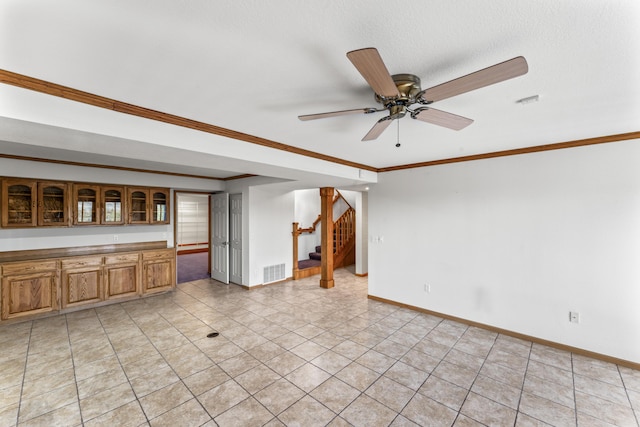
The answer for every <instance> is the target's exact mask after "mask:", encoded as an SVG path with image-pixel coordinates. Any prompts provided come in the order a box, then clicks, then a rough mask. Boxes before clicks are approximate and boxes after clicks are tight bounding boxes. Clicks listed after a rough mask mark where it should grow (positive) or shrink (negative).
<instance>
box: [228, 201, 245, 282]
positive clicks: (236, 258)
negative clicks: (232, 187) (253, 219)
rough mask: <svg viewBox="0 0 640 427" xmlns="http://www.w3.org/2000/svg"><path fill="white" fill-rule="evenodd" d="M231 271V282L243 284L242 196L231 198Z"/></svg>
mask: <svg viewBox="0 0 640 427" xmlns="http://www.w3.org/2000/svg"><path fill="white" fill-rule="evenodd" d="M229 205H230V209H229V215H230V220H229V247H230V251H229V270H230V279H229V280H231V282H233V283H237V284H239V285H241V284H242V194H232V195H230V196H229Z"/></svg>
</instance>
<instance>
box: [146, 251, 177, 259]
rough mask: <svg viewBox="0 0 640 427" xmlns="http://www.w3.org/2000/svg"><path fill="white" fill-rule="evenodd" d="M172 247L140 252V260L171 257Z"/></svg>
mask: <svg viewBox="0 0 640 427" xmlns="http://www.w3.org/2000/svg"><path fill="white" fill-rule="evenodd" d="M173 254H174V251H173V249H162V250H159V251H147V252H143V253H142V260H143V261H149V260H154V259H171V258H173Z"/></svg>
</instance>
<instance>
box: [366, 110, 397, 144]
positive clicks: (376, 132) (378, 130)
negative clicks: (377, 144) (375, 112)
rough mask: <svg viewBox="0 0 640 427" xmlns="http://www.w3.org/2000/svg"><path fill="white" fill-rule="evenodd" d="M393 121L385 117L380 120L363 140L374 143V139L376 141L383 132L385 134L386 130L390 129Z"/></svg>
mask: <svg viewBox="0 0 640 427" xmlns="http://www.w3.org/2000/svg"><path fill="white" fill-rule="evenodd" d="M392 121H393V120H391V119H389V118H388V116H387V117H383V118H382V119H380V120H378V121H377V122H376V124H375V125H373V127H372V128H371V130H370V131H369V132H368V133H367V134H366V135H365V136H364V138H362V140H363V141H372V140H374V139H376V138H377V137H379V136H380V135H381V134H382V132H384V130H385V129H386V128H388V127H389V125H390V124H391V122H392Z"/></svg>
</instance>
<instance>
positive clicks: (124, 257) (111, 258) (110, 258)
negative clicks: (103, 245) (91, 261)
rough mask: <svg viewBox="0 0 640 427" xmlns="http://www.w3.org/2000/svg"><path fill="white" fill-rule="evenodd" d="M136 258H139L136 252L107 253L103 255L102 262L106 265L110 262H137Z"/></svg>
mask: <svg viewBox="0 0 640 427" xmlns="http://www.w3.org/2000/svg"><path fill="white" fill-rule="evenodd" d="M138 258H139V255H138V254H118V255H107V256H105V257H104V263H105V264H107V265H111V264H123V263H131V262H138Z"/></svg>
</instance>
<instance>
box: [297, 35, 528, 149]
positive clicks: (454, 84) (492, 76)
mask: <svg viewBox="0 0 640 427" xmlns="http://www.w3.org/2000/svg"><path fill="white" fill-rule="evenodd" d="M347 58H349V60H350V61H351V62H352V63H353V65H354V66H355V67H356V69H357V70H358V71H359V72H360V74H362V77H364V79H365V80H366V81H367V83H369V86H371V88H372V89H373V91H374V92H375V100H376V102H378V103H380V104H382V105H383V107H382V108H372V107H370V108H356V109H351V110H342V111H332V112H328V113H319V114H306V115H302V116H298V118H299V119H300V120H303V121H304V120H315V119H324V118H326V117H335V116H343V115H347V114H371V113H376V112H379V111H385V110H388V111H389V115H388V116H385V117H383V118H381V119H380V120H378V121H377V122H376V124H374V125H373V127H372V128H371V130H370V131H369V132H368V133H367V134H366V135H365V136H364V138H362V140H363V141H371V140H374V139H376V138H378V137H379V136H380V135H381V134H382V132H384V130H385V129H386V128H387V127H388V126H389V125H390V124H391V122H392V121H394V120H396V119H400V118H402V117H404V116H405V115H406V114H409V115H410V116H411V118H412V119H418V120H421V121H423V122H427V123H431V124H434V125H438V126H443V127H446V128H449V129H453V130H460V129H464V128H465V127H467V126H469V125H470V124H471V123H473V120H471V119H468V118H466V117H462V116H458V115H456V114H452V113H448V112H446V111H441V110H436V109H435V108H431V107H430V106H428V105H430V104H432V103H434V102H436V101H440V100H442V99H446V98H451V97H452V96H456V95H460V94H463V93H466V92H470V91H472V90H475V89H480V88H482V87H485V86H489V85H492V84H495V83H500V82H502V81H505V80H509V79H512V78H514V77H518V76H522V75H524V74H526V73H527V71H528V70H529V67H528V65H527V61H526V59H524V58H523V57H522V56H518V57H516V58H513V59H510V60H508V61H505V62H501V63H499V64H496V65H492V66H491V67H488V68H484V69H482V70H479V71H476V72H474V73H471V74H467V75H466V76H463V77H459V78H457V79H454V80H451V81H448V82H446V83H442V84H440V85H437V86H434V87H431V88H428V89H422V88H421V87H420V78H419V77H417V76H415V75H413V74H394V75H391V74H389V71H388V70H387V67H386V66H385V65H384V62H383V61H382V58H381V57H380V54H379V53H378V50H377V49H376V48H373V47H370V48H365V49H358V50H353V51H351V52H348V53H347ZM415 104H417V106H416V105H415Z"/></svg>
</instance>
